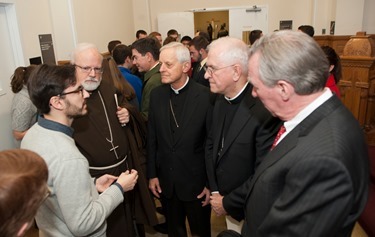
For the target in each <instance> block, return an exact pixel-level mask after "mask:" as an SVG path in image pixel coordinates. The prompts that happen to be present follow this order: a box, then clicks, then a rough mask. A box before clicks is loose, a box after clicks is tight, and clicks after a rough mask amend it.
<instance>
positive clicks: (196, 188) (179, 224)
mask: <svg viewBox="0 0 375 237" xmlns="http://www.w3.org/2000/svg"><path fill="white" fill-rule="evenodd" d="M160 64H161V66H160V73H161V79H162V82H163V85H162V86H159V87H157V88H155V89H154V90H153V91H152V92H151V98H150V109H149V120H148V136H147V138H148V139H147V148H148V149H147V155H148V159H147V167H148V178H149V188H150V190H151V191H152V193H153V194H154V195H155V196H156V197H158V198H161V196H163V197H162V198H163V199H164V200H165V203H163V206H164V205H166V206H167V208H166V209H167V215H166V217H167V218H168V236H170V237H186V236H187V232H186V224H185V222H186V218H187V220H188V222H189V226H190V231H191V233H192V236H201V237H209V236H211V229H210V213H211V208H210V206H209V196H210V192H209V190H208V189H207V188H206V185H207V175H206V168H205V149H204V144H205V140H206V137H207V134H208V131H209V130H210V125H211V120H212V117H211V115H212V106H211V104H210V93H209V90H208V88H207V87H204V86H202V85H199V84H198V83H196V82H195V81H193V80H189V77H188V76H187V72H188V71H189V69H190V56H189V51H188V49H187V48H186V47H185V46H183V45H182V44H181V43H177V42H172V43H169V44H167V45H165V46H163V47H162V48H161V49H160Z"/></svg>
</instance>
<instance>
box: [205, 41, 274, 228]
mask: <svg viewBox="0 0 375 237" xmlns="http://www.w3.org/2000/svg"><path fill="white" fill-rule="evenodd" d="M247 54H248V47H247V45H246V44H245V43H244V42H243V41H241V40H239V39H235V38H231V37H223V38H220V39H217V40H215V41H213V42H212V43H211V44H210V45H209V46H208V57H207V62H206V74H205V77H206V79H207V80H208V81H209V82H210V89H211V92H213V93H218V94H220V95H219V96H217V99H216V102H215V107H214V112H213V122H212V129H211V134H210V136H209V139H208V140H207V149H208V150H209V151H210V152H209V153H208V155H207V156H206V158H207V161H206V164H207V171H208V178H209V184H210V189H211V192H212V195H211V205H212V208H213V210H214V211H215V212H216V214H218V215H222V214H229V215H230V216H229V215H227V216H226V217H227V218H226V220H227V228H228V229H232V230H235V231H237V232H240V231H241V225H242V223H240V222H238V221H240V220H242V219H243V205H242V204H244V199H243V200H238V199H234V198H233V193H236V192H237V193H238V192H239V193H241V194H242V195H243V198H244V196H246V191H247V190H246V187H245V188H242V187H241V185H242V184H244V183H245V182H246V180H248V179H249V178H250V177H251V176H252V174H253V173H254V170H255V168H256V160H257V159H259V158H262V157H263V156H264V155H265V154H266V153H267V152H268V151H269V149H270V147H271V144H272V141H273V137H274V135H275V134H276V132H277V128H278V127H277V125H278V120H277V119H273V118H272V116H271V114H270V113H269V112H268V111H267V110H266V108H265V107H264V106H263V104H262V103H261V102H260V101H259V100H258V99H254V98H253V97H252V96H251V90H252V86H251V85H250V84H249V83H248V81H247V77H248V66H247V64H248V62H247V61H248V56H247ZM223 197H224V199H223ZM231 217H233V218H231Z"/></svg>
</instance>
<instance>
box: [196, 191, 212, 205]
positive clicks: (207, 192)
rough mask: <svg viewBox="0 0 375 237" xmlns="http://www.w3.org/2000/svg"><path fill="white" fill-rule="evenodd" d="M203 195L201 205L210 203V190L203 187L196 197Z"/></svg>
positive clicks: (199, 197)
mask: <svg viewBox="0 0 375 237" xmlns="http://www.w3.org/2000/svg"><path fill="white" fill-rule="evenodd" d="M204 196H205V199H204V200H203V201H202V207H204V206H207V205H208V204H209V203H210V190H209V189H208V188H206V187H204V189H203V191H202V192H201V193H200V194H199V195H198V196H197V198H198V199H201V198H203V197H204Z"/></svg>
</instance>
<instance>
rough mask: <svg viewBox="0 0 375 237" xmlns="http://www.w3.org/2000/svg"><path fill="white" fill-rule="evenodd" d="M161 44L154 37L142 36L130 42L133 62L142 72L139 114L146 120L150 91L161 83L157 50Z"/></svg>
mask: <svg viewBox="0 0 375 237" xmlns="http://www.w3.org/2000/svg"><path fill="white" fill-rule="evenodd" d="M160 47H161V45H160V44H159V41H157V40H156V39H155V38H149V37H147V38H144V39H140V40H137V41H135V42H134V43H133V44H132V55H133V56H132V57H133V64H134V65H136V66H137V68H138V71H139V72H144V73H145V75H144V79H143V89H142V101H141V114H142V115H143V117H144V119H145V120H146V121H147V118H148V109H149V103H150V93H151V91H152V90H153V89H154V88H155V87H157V86H160V85H161V77H160V72H159V69H160V63H159V53H160V52H159V50H160Z"/></svg>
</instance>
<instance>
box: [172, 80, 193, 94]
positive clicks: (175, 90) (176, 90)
mask: <svg viewBox="0 0 375 237" xmlns="http://www.w3.org/2000/svg"><path fill="white" fill-rule="evenodd" d="M188 82H189V77H187V79H186V82H185V84H184V85H183V86H181V87H180V88H179V89H174V88H173V87H172V85H171V89H172V91H173V92H174V93H175V94H176V95H178V94H180V92H181V91H182V90H183V89H184V88H185V87H186V85H187V84H188Z"/></svg>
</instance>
